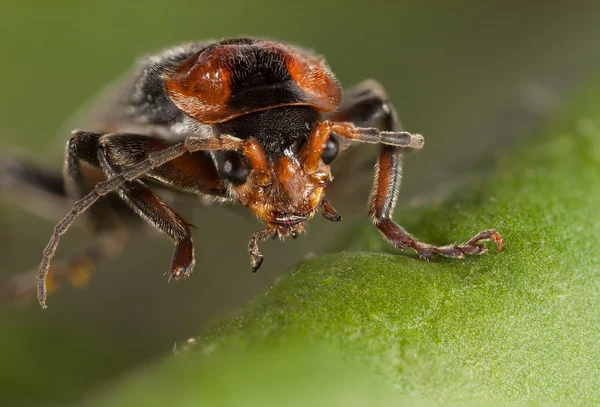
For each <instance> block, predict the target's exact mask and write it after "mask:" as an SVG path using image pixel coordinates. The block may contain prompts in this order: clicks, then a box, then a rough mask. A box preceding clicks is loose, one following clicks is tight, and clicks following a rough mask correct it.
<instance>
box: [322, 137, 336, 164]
mask: <svg viewBox="0 0 600 407" xmlns="http://www.w3.org/2000/svg"><path fill="white" fill-rule="evenodd" d="M339 150H340V145H339V143H338V141H337V138H336V137H335V136H334V135H333V134H332V135H331V136H329V139H328V140H327V144H326V145H325V150H323V154H322V155H321V157H322V158H323V162H324V163H325V164H331V163H332V162H333V160H335V157H337V155H338V152H339Z"/></svg>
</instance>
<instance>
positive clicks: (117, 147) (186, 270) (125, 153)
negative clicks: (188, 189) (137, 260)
mask: <svg viewBox="0 0 600 407" xmlns="http://www.w3.org/2000/svg"><path fill="white" fill-rule="evenodd" d="M131 139H132V136H129V135H121V134H109V135H106V136H104V137H102V139H101V140H100V150H99V152H98V157H99V160H100V165H101V166H102V168H103V169H104V171H105V172H106V175H107V176H109V177H114V176H116V175H118V173H119V172H120V171H121V170H122V168H121V166H119V165H118V164H117V162H119V161H121V162H135V160H136V159H138V160H139V159H140V158H142V159H145V158H146V157H147V155H148V154H147V153H146V154H144V153H143V152H144V151H146V152H147V151H150V149H151V144H157V143H160V142H161V141H156V140H154V139H152V138H149V137H145V138H144V139H142V138H135V139H133V140H131ZM132 143H136V148H135V149H132V148H131V147H132ZM144 144H146V145H144ZM132 151H133V152H132ZM140 152H142V153H141V154H140ZM134 154H136V155H138V157H133V156H132V155H134ZM173 161H175V160H173ZM171 175H175V174H174V173H173V171H172V174H171ZM119 195H120V196H121V198H122V199H123V200H124V201H125V202H127V203H128V204H129V206H131V208H132V209H133V210H134V211H135V212H136V213H138V214H139V215H140V216H141V217H142V218H143V219H145V220H146V221H147V222H148V223H150V224H151V225H152V226H153V227H154V228H156V229H157V230H159V231H161V232H162V233H164V234H166V235H167V236H168V237H170V238H171V239H172V240H173V241H174V242H175V252H174V254H173V262H172V265H171V269H170V276H171V277H172V278H174V279H175V280H179V279H184V278H187V277H188V276H189V275H190V274H191V273H192V270H193V268H194V263H195V259H194V244H193V242H192V233H191V232H190V228H189V226H190V224H189V223H188V222H186V221H185V220H184V219H183V218H182V217H181V216H180V215H178V214H177V213H176V212H175V211H174V210H173V209H171V208H170V207H169V206H168V205H167V204H166V203H165V202H163V201H162V200H161V199H160V198H159V197H158V196H157V195H156V194H154V193H153V192H152V191H151V190H150V188H148V187H147V186H146V185H145V184H144V183H143V182H142V181H140V180H133V181H128V182H125V183H124V184H123V186H122V187H121V188H120V189H119Z"/></svg>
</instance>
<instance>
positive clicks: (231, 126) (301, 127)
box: [216, 106, 320, 161]
mask: <svg viewBox="0 0 600 407" xmlns="http://www.w3.org/2000/svg"><path fill="white" fill-rule="evenodd" d="M319 119H320V113H319V112H318V111H317V110H316V109H315V108H313V107H311V106H282V107H276V108H273V109H269V110H261V111H259V112H255V113H249V114H247V115H243V116H239V117H236V118H235V119H232V120H229V121H227V122H224V123H220V124H218V125H217V126H216V127H217V129H218V131H219V133H222V134H228V135H231V136H234V137H238V138H241V139H244V140H247V139H248V138H250V137H254V138H255V139H256V140H257V141H258V142H259V143H260V145H261V146H262V148H263V150H264V151H265V153H266V154H267V157H268V158H269V160H271V161H275V160H277V159H279V158H281V157H282V156H283V155H284V153H285V152H286V151H288V153H293V154H295V153H297V152H298V151H299V147H300V145H301V144H302V143H303V142H304V141H306V140H308V137H309V135H310V133H311V132H312V130H313V128H314V126H315V125H316V123H317V122H318V121H319Z"/></svg>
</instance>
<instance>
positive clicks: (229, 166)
mask: <svg viewBox="0 0 600 407" xmlns="http://www.w3.org/2000/svg"><path fill="white" fill-rule="evenodd" d="M248 172H249V171H248V168H247V165H246V162H245V160H244V158H243V157H242V156H241V155H240V154H239V153H237V152H235V151H227V152H224V153H223V156H222V157H221V159H220V160H219V175H221V176H222V177H224V178H226V179H228V180H229V181H231V183H232V184H234V185H242V184H243V183H244V182H246V179H247V178H248Z"/></svg>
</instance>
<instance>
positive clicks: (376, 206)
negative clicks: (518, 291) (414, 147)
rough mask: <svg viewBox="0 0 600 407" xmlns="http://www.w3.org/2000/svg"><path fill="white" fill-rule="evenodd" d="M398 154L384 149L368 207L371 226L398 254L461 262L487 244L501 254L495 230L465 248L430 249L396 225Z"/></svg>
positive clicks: (399, 164) (465, 244)
mask: <svg viewBox="0 0 600 407" xmlns="http://www.w3.org/2000/svg"><path fill="white" fill-rule="evenodd" d="M397 150H398V148H397V147H390V146H384V147H383V149H382V151H381V154H380V156H379V160H378V162H377V173H376V176H375V183H374V186H373V192H372V195H371V202H370V206H369V215H370V216H371V218H372V220H373V223H374V224H375V226H377V228H378V229H379V231H380V232H381V233H382V234H383V236H384V237H385V239H386V240H387V241H388V242H390V243H391V244H392V245H394V246H395V247H397V248H398V249H401V250H406V249H409V248H412V249H414V250H415V251H416V252H417V254H418V255H419V256H421V257H424V258H426V259H432V258H433V257H434V255H435V254H440V255H442V256H445V257H454V258H462V257H464V256H465V254H483V253H485V252H486V250H487V248H486V246H485V244H482V242H484V241H486V240H492V241H494V242H496V244H497V250H498V251H500V250H502V246H503V245H504V241H503V239H502V236H500V234H499V233H498V232H496V231H495V230H485V231H483V232H480V233H478V234H477V235H476V236H474V237H473V238H472V239H471V240H469V241H468V242H466V243H464V244H449V245H446V246H433V245H430V244H427V243H422V242H419V241H418V240H417V239H415V238H414V237H413V236H412V235H411V234H409V233H408V232H407V231H406V230H404V229H403V228H402V227H401V226H400V225H398V224H397V223H395V222H394V221H393V220H392V211H393V209H394V204H395V202H396V195H397V193H398V189H399V188H398V187H399V184H400V171H401V157H400V154H399V151H397Z"/></svg>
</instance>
